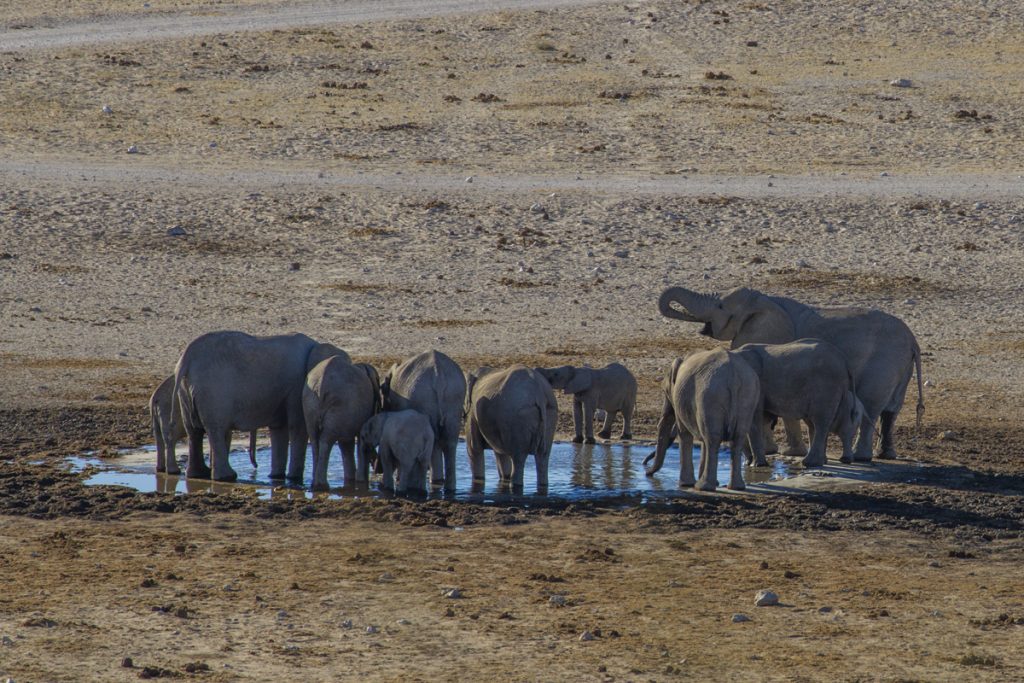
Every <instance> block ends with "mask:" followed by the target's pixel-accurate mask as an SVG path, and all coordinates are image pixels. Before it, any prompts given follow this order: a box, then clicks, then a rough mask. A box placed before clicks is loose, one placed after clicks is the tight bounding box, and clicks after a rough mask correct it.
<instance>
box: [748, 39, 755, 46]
mask: <svg viewBox="0 0 1024 683" xmlns="http://www.w3.org/2000/svg"><path fill="white" fill-rule="evenodd" d="M746 45H747V47H757V41H756V40H748V41H747V43H746Z"/></svg>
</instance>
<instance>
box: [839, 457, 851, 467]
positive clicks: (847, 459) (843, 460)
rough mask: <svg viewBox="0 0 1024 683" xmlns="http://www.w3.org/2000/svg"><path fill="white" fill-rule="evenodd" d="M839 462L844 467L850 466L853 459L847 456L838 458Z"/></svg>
mask: <svg viewBox="0 0 1024 683" xmlns="http://www.w3.org/2000/svg"><path fill="white" fill-rule="evenodd" d="M839 462H841V463H843V464H844V465H852V464H853V457H852V456H849V455H842V456H839Z"/></svg>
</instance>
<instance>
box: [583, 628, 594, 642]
mask: <svg viewBox="0 0 1024 683" xmlns="http://www.w3.org/2000/svg"><path fill="white" fill-rule="evenodd" d="M593 639H594V634H593V633H591V632H590V631H584V632H583V633H581V634H580V640H581V641H582V642H584V643H585V642H587V641H589V640H593Z"/></svg>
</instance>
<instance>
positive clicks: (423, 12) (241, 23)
mask: <svg viewBox="0 0 1024 683" xmlns="http://www.w3.org/2000/svg"><path fill="white" fill-rule="evenodd" d="M600 2H601V0H347V1H345V2H337V1H336V2H316V3H309V4H302V5H290V6H285V7H246V8H232V9H225V10H219V11H216V12H215V13H213V12H209V11H204V12H203V13H202V14H194V13H191V12H173V13H160V14H152V15H150V14H131V15H116V16H101V17H94V18H90V19H86V20H81V21H72V22H67V23H55V24H54V25H52V26H46V27H31V28H21V29H8V30H6V31H0V52H17V51H25V50H44V49H58V48H67V47H75V46H80V45H99V44H104V43H118V44H123V43H131V42H140V41H154V40H169V39H177V38H187V37H190V36H200V35H208V34H212V33H234V32H238V31H269V30H272V29H288V28H297V27H300V26H322V25H332V24H355V23H360V22H370V21H387V20H403V19H423V18H426V17H435V16H444V15H453V14H470V13H473V14H476V13H485V12H500V11H516V10H536V9H555V8H558V7H566V6H574V5H587V4H589V5H593V4H600Z"/></svg>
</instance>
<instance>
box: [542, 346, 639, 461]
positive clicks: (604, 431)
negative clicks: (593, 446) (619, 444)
mask: <svg viewBox="0 0 1024 683" xmlns="http://www.w3.org/2000/svg"><path fill="white" fill-rule="evenodd" d="M536 370H537V372H539V373H540V374H541V375H543V376H544V379H546V380H547V381H548V384H550V385H551V388H552V389H561V390H562V391H563V392H564V393H566V394H571V395H572V397H573V398H572V417H573V426H574V427H575V430H576V435H575V436H574V437H573V441H574V442H576V443H584V442H585V443H594V413H595V411H597V410H603V411H604V413H605V415H604V425H603V426H602V427H601V431H600V432H598V433H597V435H598V436H600V437H601V438H602V439H609V438H611V435H612V422H614V421H615V414H616V413H621V414H622V434H621V435H620V437H619V438H621V439H631V438H633V435H632V433H631V430H630V423H631V422H632V420H633V410H634V409H635V408H636V378H635V377H633V373H631V372H630V371H629V370H628V369H626V367H625V366H624V365H621V364H619V363H610V364H608V365H606V366H604V367H603V368H588V367H582V368H578V367H574V366H572V365H561V366H559V367H557V368H536Z"/></svg>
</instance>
